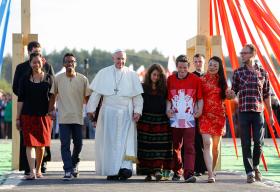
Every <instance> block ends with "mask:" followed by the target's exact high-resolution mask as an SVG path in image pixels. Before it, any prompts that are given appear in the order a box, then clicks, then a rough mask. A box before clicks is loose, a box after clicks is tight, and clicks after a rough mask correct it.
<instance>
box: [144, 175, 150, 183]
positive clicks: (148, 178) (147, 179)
mask: <svg viewBox="0 0 280 192" xmlns="http://www.w3.org/2000/svg"><path fill="white" fill-rule="evenodd" d="M144 181H146V182H149V181H152V176H151V175H147V177H145V179H144Z"/></svg>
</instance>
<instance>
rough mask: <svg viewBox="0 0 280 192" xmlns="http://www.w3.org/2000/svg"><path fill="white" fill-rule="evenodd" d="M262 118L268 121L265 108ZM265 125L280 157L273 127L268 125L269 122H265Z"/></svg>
mask: <svg viewBox="0 0 280 192" xmlns="http://www.w3.org/2000/svg"><path fill="white" fill-rule="evenodd" d="M264 118H265V120H266V122H269V115H268V112H267V109H264ZM267 127H268V130H269V133H270V135H271V138H272V140H273V143H274V146H275V148H276V151H277V153H278V157H279V158H280V153H279V148H278V144H277V140H276V137H275V134H274V131H273V128H272V126H271V125H270V123H267Z"/></svg>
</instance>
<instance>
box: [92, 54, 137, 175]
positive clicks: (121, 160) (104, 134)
mask: <svg viewBox="0 0 280 192" xmlns="http://www.w3.org/2000/svg"><path fill="white" fill-rule="evenodd" d="M112 58H113V61H114V65H112V66H109V67H106V68H104V69H102V70H100V71H99V72H98V73H97V75H96V76H95V78H94V80H93V81H92V83H91V85H90V88H91V89H92V90H93V93H92V95H91V96H90V99H89V101H88V104H87V111H88V113H89V114H91V115H93V116H94V115H95V111H96V108H97V106H98V103H99V100H100V98H101V96H102V97H103V100H102V105H101V108H100V111H99V116H98V120H97V125H96V140H95V147H96V150H95V151H96V154H95V157H96V160H95V168H96V173H97V174H98V175H105V176H108V177H107V179H114V180H115V179H127V178H128V177H130V176H131V174H130V176H129V175H128V176H122V175H120V171H122V170H129V171H130V173H132V172H131V171H132V163H133V162H136V161H137V132H136V125H135V123H136V122H137V121H138V120H139V118H140V115H141V114H142V108H143V98H142V96H141V93H143V89H142V86H141V83H140V80H139V77H138V76H137V74H136V72H134V71H131V70H130V69H129V68H128V67H125V66H124V64H125V61H126V53H125V52H124V51H122V50H117V51H115V52H114V53H113V56H112Z"/></svg>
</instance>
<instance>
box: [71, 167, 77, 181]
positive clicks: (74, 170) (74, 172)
mask: <svg viewBox="0 0 280 192" xmlns="http://www.w3.org/2000/svg"><path fill="white" fill-rule="evenodd" d="M72 175H73V177H75V178H77V177H79V170H78V168H77V167H75V168H74V169H73V172H72Z"/></svg>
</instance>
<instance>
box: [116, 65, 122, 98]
mask: <svg viewBox="0 0 280 192" xmlns="http://www.w3.org/2000/svg"><path fill="white" fill-rule="evenodd" d="M122 77H123V72H122V71H121V77H120V79H119V80H118V81H117V71H116V69H114V78H115V89H114V92H115V95H117V94H118V91H119V89H118V87H119V84H120V81H121V80H122Z"/></svg>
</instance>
